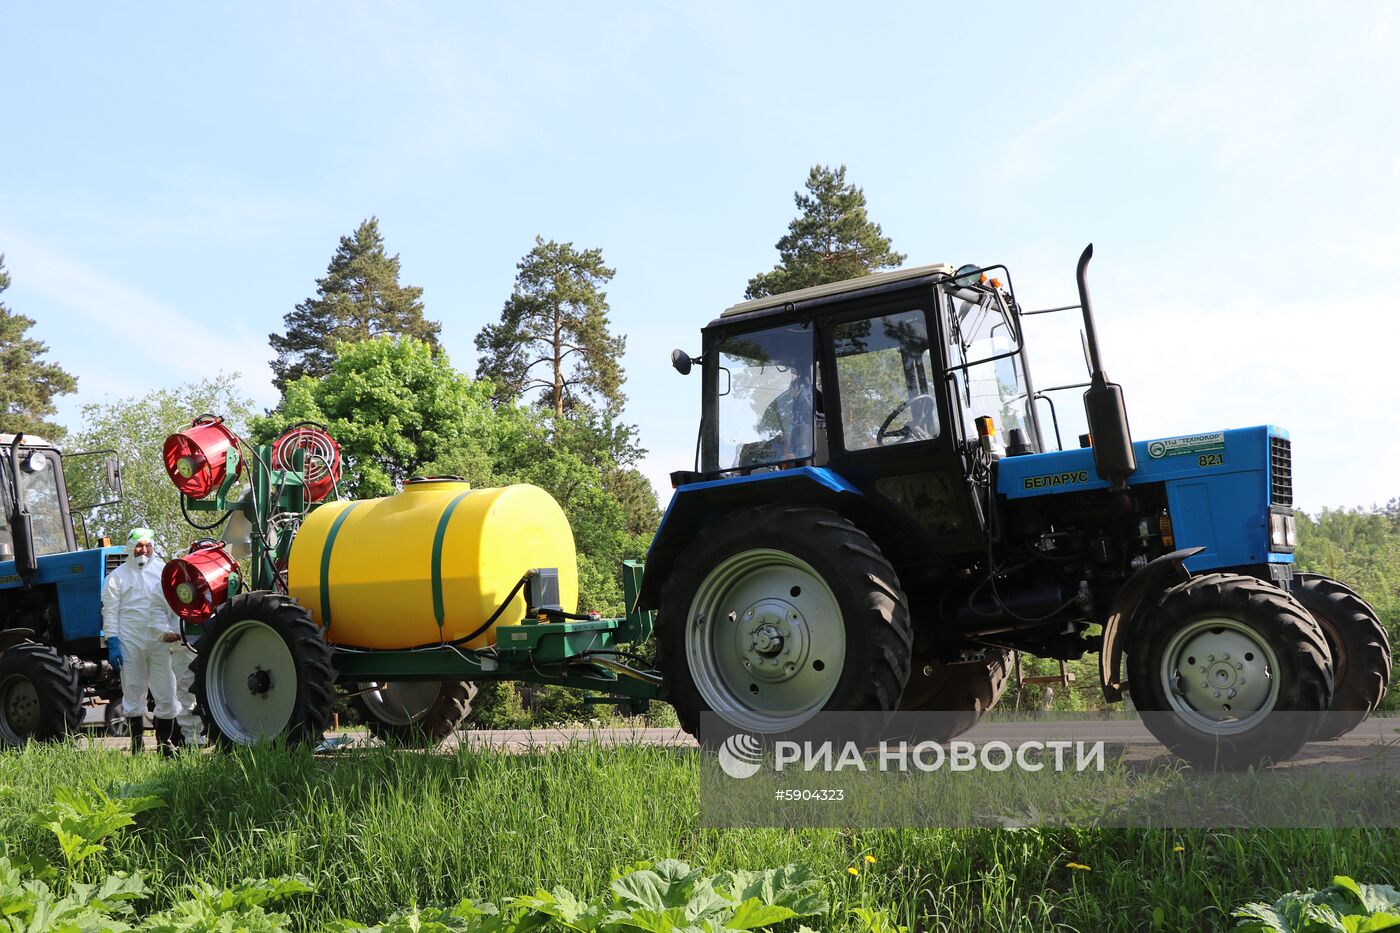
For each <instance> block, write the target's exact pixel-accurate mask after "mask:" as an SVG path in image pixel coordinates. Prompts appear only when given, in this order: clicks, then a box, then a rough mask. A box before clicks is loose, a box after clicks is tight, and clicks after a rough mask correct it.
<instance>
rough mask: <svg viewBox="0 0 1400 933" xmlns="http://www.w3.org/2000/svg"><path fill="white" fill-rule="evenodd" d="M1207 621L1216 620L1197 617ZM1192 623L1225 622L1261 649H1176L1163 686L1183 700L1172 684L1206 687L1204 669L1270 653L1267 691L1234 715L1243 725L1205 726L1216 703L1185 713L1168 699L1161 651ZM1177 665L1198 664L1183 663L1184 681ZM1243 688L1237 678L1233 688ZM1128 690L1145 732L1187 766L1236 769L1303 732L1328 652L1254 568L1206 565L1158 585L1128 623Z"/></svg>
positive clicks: (1306, 737)
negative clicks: (1235, 654)
mask: <svg viewBox="0 0 1400 933" xmlns="http://www.w3.org/2000/svg"><path fill="white" fill-rule="evenodd" d="M1213 620H1221V621H1223V622H1224V623H1225V624H1226V625H1225V627H1209V626H1208V625H1205V623H1208V622H1209V621H1213ZM1202 626H1204V627H1202ZM1193 627H1195V628H1196V629H1197V630H1198V631H1200V632H1202V635H1203V636H1206V635H1209V636H1211V637H1215V638H1219V637H1220V633H1222V632H1227V631H1230V630H1231V628H1232V627H1233V631H1235V632H1236V633H1237V634H1238V633H1241V632H1243V633H1246V636H1245V637H1246V638H1247V639H1249V640H1252V643H1253V644H1254V645H1255V646H1259V647H1262V648H1263V651H1262V652H1261V653H1260V654H1256V653H1255V652H1254V651H1249V652H1247V653H1246V654H1244V655H1243V656H1241V657H1240V658H1238V659H1236V658H1229V659H1228V661H1226V660H1223V659H1222V660H1221V661H1219V662H1208V661H1207V659H1205V658H1199V659H1198V658H1196V657H1194V656H1191V657H1190V658H1183V659H1182V663H1181V664H1180V666H1178V667H1177V668H1176V670H1177V676H1176V677H1175V678H1174V681H1175V682H1174V687H1173V692H1174V693H1176V694H1177V695H1178V696H1180V697H1181V702H1182V703H1183V704H1186V703H1188V701H1187V699H1186V698H1185V696H1184V694H1183V693H1182V691H1186V690H1191V691H1194V690H1195V680H1194V679H1195V677H1197V676H1199V677H1202V678H1203V679H1202V681H1201V684H1202V690H1203V691H1208V690H1209V688H1208V687H1207V686H1206V685H1207V684H1208V683H1209V684H1210V687H1214V686H1215V683H1214V682H1213V678H1215V677H1217V676H1218V677H1220V678H1222V679H1228V678H1230V677H1234V676H1235V674H1234V673H1233V667H1234V665H1236V664H1240V663H1242V662H1245V661H1246V660H1247V661H1248V663H1249V664H1250V665H1251V666H1252V669H1253V670H1255V671H1258V670H1260V669H1261V668H1262V667H1263V666H1265V665H1267V664H1268V658H1267V654H1269V653H1271V654H1272V655H1273V657H1274V658H1275V659H1276V660H1277V665H1276V667H1274V666H1272V665H1270V669H1269V671H1268V674H1267V675H1266V676H1268V677H1269V678H1270V679H1271V681H1272V684H1273V685H1276V687H1271V689H1272V690H1273V693H1272V700H1266V701H1263V702H1262V703H1261V706H1260V709H1259V710H1258V711H1255V712H1254V715H1253V719H1252V721H1251V719H1250V716H1249V715H1248V713H1247V714H1246V716H1245V720H1244V722H1246V723H1251V724H1249V725H1247V726H1231V725H1229V724H1225V725H1222V726H1221V727H1220V728H1215V727H1213V726H1211V725H1210V724H1209V719H1210V717H1211V716H1214V715H1215V714H1216V711H1213V710H1206V711H1202V713H1201V714H1200V715H1199V716H1197V718H1196V719H1195V721H1192V720H1188V718H1186V716H1185V715H1184V714H1183V713H1182V711H1180V710H1178V709H1176V708H1174V707H1173V705H1172V702H1171V700H1170V698H1169V696H1168V688H1167V685H1166V683H1165V682H1164V681H1165V679H1166V675H1165V671H1164V662H1165V660H1166V658H1165V655H1166V652H1167V650H1168V648H1169V647H1170V642H1171V641H1172V639H1173V638H1174V637H1175V636H1176V635H1177V634H1178V633H1186V632H1188V631H1189V630H1190V629H1192V628H1193ZM1235 641H1238V639H1235ZM1205 643H1206V644H1209V642H1208V641H1207V642H1205ZM1221 643H1222V644H1224V643H1225V642H1221ZM1183 647H1184V648H1189V647H1190V643H1189V642H1188V643H1187V644H1186V645H1185V646H1183ZM1212 657H1214V656H1213V655H1212ZM1198 661H1199V662H1200V664H1197V662H1198ZM1186 665H1193V666H1195V667H1196V668H1199V667H1206V668H1207V671H1206V673H1204V674H1203V673H1200V672H1199V670H1197V669H1192V670H1190V675H1191V682H1190V683H1188V682H1187V681H1186V676H1185V675H1186V670H1184V669H1183V668H1185V667H1186ZM1217 666H1218V667H1219V668H1220V669H1219V670H1217ZM1249 669H1250V668H1246V670H1249ZM1256 676H1260V675H1256ZM1244 688H1245V684H1244V682H1243V681H1242V680H1241V681H1240V682H1239V689H1240V690H1241V691H1243V690H1244ZM1253 689H1256V688H1251V691H1252V690H1253ZM1128 690H1129V692H1130V694H1131V695H1132V699H1133V704H1134V706H1136V707H1137V709H1138V711H1139V712H1141V713H1143V714H1144V715H1143V720H1144V724H1145V725H1146V726H1147V728H1148V729H1149V731H1151V732H1152V734H1153V735H1154V736H1156V737H1157V739H1158V740H1159V741H1160V742H1161V743H1162V744H1163V745H1165V746H1167V748H1169V749H1171V750H1172V751H1173V752H1175V753H1176V754H1177V755H1178V756H1180V757H1181V758H1184V759H1185V760H1186V761H1188V762H1190V763H1191V764H1192V766H1194V767H1196V768H1201V769H1206V770H1216V769H1220V770H1232V771H1233V770H1242V769H1245V768H1249V767H1261V766H1264V765H1267V764H1271V763H1277V762H1281V761H1285V760H1286V759H1288V758H1290V757H1292V756H1293V755H1294V754H1295V753H1296V752H1297V751H1298V750H1299V749H1300V748H1302V747H1303V745H1304V744H1305V743H1307V742H1308V741H1311V740H1312V738H1313V736H1314V735H1315V734H1316V733H1317V730H1318V729H1319V728H1320V727H1321V725H1322V717H1323V716H1324V715H1325V713H1326V710H1327V708H1328V706H1329V705H1330V704H1331V702H1332V660H1331V655H1330V653H1329V651H1328V648H1327V639H1326V638H1325V637H1324V636H1323V634H1322V629H1321V627H1320V626H1318V624H1317V622H1315V621H1314V620H1313V618H1312V616H1311V615H1309V614H1308V611H1307V610H1306V609H1304V608H1303V607H1302V606H1301V605H1299V603H1298V602H1297V601H1296V600H1294V599H1293V598H1292V597H1291V596H1289V595H1288V593H1286V592H1285V591H1283V590H1281V589H1279V588H1278V587H1276V586H1273V585H1272V584H1269V583H1265V582H1263V581H1262V580H1259V579H1256V578H1255V577H1249V576H1240V575H1237V574H1229V573H1209V574H1203V575H1201V576H1196V577H1192V578H1191V579H1190V580H1187V581H1185V582H1183V583H1179V584H1177V585H1176V586H1173V587H1171V588H1170V589H1168V590H1167V591H1166V592H1165V593H1164V594H1163V595H1162V597H1161V598H1160V599H1159V600H1158V601H1157V603H1156V604H1155V605H1153V606H1152V607H1151V609H1149V610H1148V612H1147V614H1146V616H1144V617H1143V618H1142V620H1141V622H1140V623H1139V624H1138V625H1137V626H1136V627H1135V630H1134V631H1133V632H1132V635H1131V640H1130V642H1129V645H1128ZM1217 695H1218V694H1217ZM1193 709H1194V707H1193Z"/></svg>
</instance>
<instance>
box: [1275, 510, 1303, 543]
mask: <svg viewBox="0 0 1400 933" xmlns="http://www.w3.org/2000/svg"><path fill="white" fill-rule="evenodd" d="M1297 546H1298V523H1297V520H1296V519H1295V518H1294V517H1293V512H1292V511H1291V510H1290V511H1287V512H1270V513H1269V549H1270V550H1272V551H1291V550H1293V549H1294V548H1296V547H1297Z"/></svg>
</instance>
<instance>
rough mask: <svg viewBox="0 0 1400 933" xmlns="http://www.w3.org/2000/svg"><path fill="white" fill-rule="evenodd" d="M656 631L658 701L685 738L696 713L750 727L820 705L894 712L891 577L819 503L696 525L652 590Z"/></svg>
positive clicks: (896, 671) (905, 628)
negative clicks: (661, 698)
mask: <svg viewBox="0 0 1400 933" xmlns="http://www.w3.org/2000/svg"><path fill="white" fill-rule="evenodd" d="M656 632H657V667H658V668H659V669H660V670H661V672H662V674H663V676H664V677H665V681H666V684H667V687H668V691H669V697H668V699H669V700H670V702H671V704H672V705H673V706H675V708H676V715H677V718H679V720H680V723H681V726H682V728H684V729H685V730H686V731H687V732H689V733H691V734H692V735H698V734H699V731H700V715H701V713H702V712H705V711H713V712H715V713H717V714H719V715H720V716H721V717H722V718H723V719H724V720H725V721H726V722H727V723H728V724H729V725H731V726H734V727H737V728H740V729H746V730H748V731H750V732H754V733H761V734H772V733H779V732H784V731H787V730H790V729H793V728H796V727H798V726H800V725H802V724H803V723H805V722H807V721H808V720H809V719H811V718H812V717H813V716H815V715H816V714H817V713H818V712H820V711H822V710H850V711H881V712H889V711H893V710H894V709H895V707H896V706H897V705H898V703H899V697H900V694H901V693H902V692H903V691H904V683H905V681H906V680H908V678H909V657H910V643H911V640H912V635H911V631H910V622H909V607H908V604H907V602H906V599H905V596H904V592H903V591H902V590H901V589H900V585H899V578H898V577H897V576H896V575H895V572H894V568H892V567H891V566H890V564H889V562H888V561H887V560H886V559H885V557H884V556H883V555H882V554H881V553H880V549H879V547H877V546H876V544H875V543H874V542H873V541H871V540H870V538H869V537H868V536H867V535H866V534H865V533H864V532H862V531H861V530H860V529H858V528H856V526H855V525H853V524H851V522H849V521H848V520H846V519H845V518H843V517H841V516H840V515H838V514H837V513H835V512H831V511H828V510H826V509H819V508H811V507H805V506H786V505H779V506H765V507H761V508H755V509H748V510H745V511H741V512H734V513H731V514H729V515H726V516H724V517H723V518H721V519H720V520H718V521H717V522H715V523H714V524H713V525H711V526H710V527H708V528H706V529H705V530H704V531H703V532H701V533H700V534H699V535H698V536H697V537H696V538H695V540H694V541H692V542H691V544H690V545H689V546H688V547H687V548H686V549H685V551H684V552H683V553H682V554H681V555H680V556H679V558H677V560H676V565H675V569H674V570H673V571H672V573H671V576H670V578H669V579H668V580H667V581H666V584H665V586H664V587H663V588H662V593H661V616H660V619H659V620H658V625H657V630H656ZM702 738H703V737H702Z"/></svg>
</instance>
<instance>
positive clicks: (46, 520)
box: [0, 451, 68, 557]
mask: <svg viewBox="0 0 1400 933" xmlns="http://www.w3.org/2000/svg"><path fill="white" fill-rule="evenodd" d="M20 469H21V470H23V471H24V474H23V482H24V504H25V506H26V507H27V508H28V509H29V514H30V515H31V516H32V521H33V527H34V553H35V554H37V555H39V556H40V557H42V556H44V555H45V554H62V553H63V552H65V551H67V550H68V535H67V534H66V532H65V530H64V523H63V511H62V509H61V508H60V502H59V494H58V469H59V467H58V458H57V457H55V456H54V455H53V454H51V453H48V452H46V451H33V452H25V451H21V453H20ZM0 478H3V480H4V483H3V485H4V493H3V495H0V504H3V506H4V508H3V512H4V513H5V514H4V515H3V516H0V541H4V542H5V543H6V544H10V545H11V546H13V541H12V540H11V536H10V526H9V513H10V510H11V509H13V508H14V503H13V502H11V501H10V494H9V483H10V477H9V464H8V463H5V464H4V465H3V466H0Z"/></svg>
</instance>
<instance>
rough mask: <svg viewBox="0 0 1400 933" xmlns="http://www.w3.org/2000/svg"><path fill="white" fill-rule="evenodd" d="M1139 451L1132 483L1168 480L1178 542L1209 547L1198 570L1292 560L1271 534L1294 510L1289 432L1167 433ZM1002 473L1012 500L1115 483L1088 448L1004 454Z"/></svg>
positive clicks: (1194, 565)
mask: <svg viewBox="0 0 1400 933" xmlns="http://www.w3.org/2000/svg"><path fill="white" fill-rule="evenodd" d="M1133 452H1134V454H1136V456H1137V464H1138V469H1137V472H1135V473H1133V474H1132V476H1130V477H1129V478H1128V486H1129V487H1135V486H1146V485H1149V484H1160V485H1161V486H1163V487H1164V488H1165V490H1166V495H1167V503H1168V507H1169V510H1170V516H1171V521H1172V524H1173V526H1174V527H1175V529H1176V541H1177V543H1178V545H1182V544H1185V545H1190V546H1199V547H1203V548H1205V550H1204V552H1202V553H1200V554H1198V555H1197V556H1195V557H1193V558H1192V559H1191V560H1190V561H1188V562H1187V566H1188V567H1189V568H1190V569H1191V570H1193V571H1196V572H1199V571H1203V570H1207V569H1212V568H1219V567H1235V566H1242V565H1246V564H1260V563H1265V562H1267V563H1290V562H1292V560H1293V555H1292V554H1291V553H1287V552H1286V551H1280V550H1277V549H1275V548H1273V547H1272V546H1271V544H1270V539H1269V520H1270V514H1271V513H1273V512H1283V513H1289V514H1291V512H1292V506H1293V469H1292V454H1291V450H1290V446H1289V441H1288V432H1287V431H1284V430H1283V429H1282V428H1279V427H1275V426H1273V425H1259V426H1257V427H1252V428H1237V429H1235V430H1232V431H1212V432H1207V433H1203V434H1188V435H1184V436H1181V437H1163V438H1159V439H1157V440H1149V441H1137V442H1136V443H1134V444H1133ZM996 476H997V491H998V492H999V493H1001V494H1002V495H1004V496H1006V497H1007V498H1008V499H1026V498H1030V497H1032V496H1047V495H1059V494H1063V493H1072V492H1083V491H1088V490H1096V489H1108V488H1109V483H1108V481H1107V480H1105V479H1102V478H1101V477H1100V476H1099V475H1098V472H1097V471H1096V470H1095V469H1094V455H1093V451H1092V450H1091V449H1089V448H1083V449H1080V450H1062V451H1056V452H1054V453H1045V454H1029V455H1026V456H1022V457H1004V458H1002V459H1001V460H999V461H998V462H997V474H996ZM1291 550H1292V549H1291V547H1290V548H1288V549H1287V551H1291Z"/></svg>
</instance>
